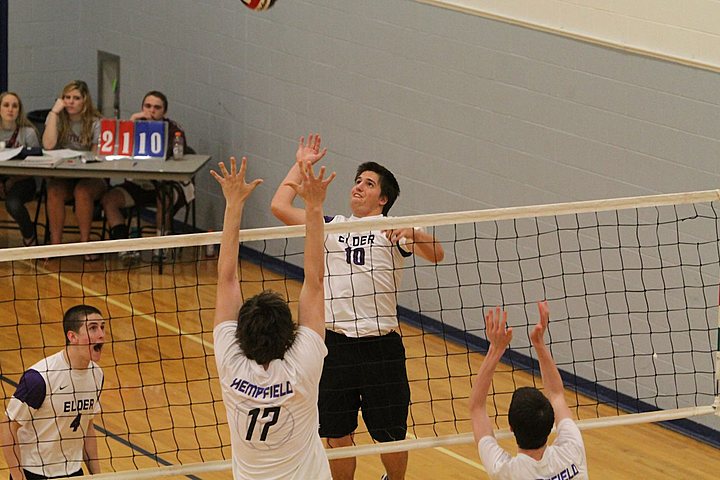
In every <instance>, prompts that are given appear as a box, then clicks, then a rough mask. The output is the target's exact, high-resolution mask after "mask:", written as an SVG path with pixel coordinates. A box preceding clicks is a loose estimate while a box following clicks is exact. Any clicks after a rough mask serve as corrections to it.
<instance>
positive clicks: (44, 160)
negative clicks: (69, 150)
mask: <svg viewBox="0 0 720 480" xmlns="http://www.w3.org/2000/svg"><path fill="white" fill-rule="evenodd" d="M65 160H67V159H66V158H61V157H52V156H50V155H43V156H42V157H36V156H28V157H25V160H23V161H22V162H20V165H21V166H23V167H45V168H55V167H57V166H58V165H60V164H61V163H63V162H64V161H65Z"/></svg>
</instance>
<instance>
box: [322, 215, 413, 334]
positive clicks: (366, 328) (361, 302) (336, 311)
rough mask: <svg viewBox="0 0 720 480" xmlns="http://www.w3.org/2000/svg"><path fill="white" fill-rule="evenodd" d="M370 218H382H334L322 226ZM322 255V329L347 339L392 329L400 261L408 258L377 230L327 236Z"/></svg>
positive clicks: (401, 262) (379, 216)
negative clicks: (323, 307)
mask: <svg viewBox="0 0 720 480" xmlns="http://www.w3.org/2000/svg"><path fill="white" fill-rule="evenodd" d="M329 218H332V219H331V220H330V219H329ZM369 218H383V216H382V215H377V216H372V217H363V218H359V217H355V216H352V217H350V218H348V217H344V216H342V215H336V216H335V217H328V218H326V221H327V222H328V223H341V222H352V221H356V220H367V219H369ZM325 250H326V269H325V323H326V327H327V328H328V329H329V330H333V331H335V332H337V333H341V334H343V335H345V336H347V337H369V336H379V335H385V334H387V333H389V332H391V331H393V330H396V329H397V327H398V320H397V290H398V288H399V287H400V283H401V280H402V271H403V268H402V266H403V259H404V257H408V256H410V255H411V253H409V252H405V251H404V250H401V249H400V247H398V246H397V245H392V244H391V243H390V240H388V238H387V237H386V236H385V234H384V233H382V231H381V230H373V231H369V232H355V233H332V234H328V235H326V236H325Z"/></svg>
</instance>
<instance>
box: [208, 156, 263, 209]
mask: <svg viewBox="0 0 720 480" xmlns="http://www.w3.org/2000/svg"><path fill="white" fill-rule="evenodd" d="M218 165H219V166H220V174H219V173H217V172H216V171H215V170H210V174H211V175H212V176H213V177H215V180H217V182H218V183H219V184H220V187H222V192H223V195H224V196H225V201H226V202H227V203H228V205H234V204H237V203H244V202H245V200H246V199H247V197H249V196H250V194H251V193H252V191H253V190H255V187H257V186H258V185H260V184H261V183H262V182H263V181H262V180H261V179H259V178H258V179H257V180H253V181H252V182H250V183H247V182H245V172H246V171H247V158H246V157H243V158H242V162H241V163H240V170H238V169H237V161H236V160H235V157H230V171H228V170H227V168H225V163H223V162H220V163H219V164H218ZM221 174H222V175H221Z"/></svg>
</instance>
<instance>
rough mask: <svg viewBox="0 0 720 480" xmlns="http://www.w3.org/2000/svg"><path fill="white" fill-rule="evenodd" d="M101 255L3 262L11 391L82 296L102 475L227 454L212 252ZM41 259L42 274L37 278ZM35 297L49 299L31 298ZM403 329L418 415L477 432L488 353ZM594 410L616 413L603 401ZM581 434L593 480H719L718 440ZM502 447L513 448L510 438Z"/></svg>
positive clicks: (451, 469)
mask: <svg viewBox="0 0 720 480" xmlns="http://www.w3.org/2000/svg"><path fill="white" fill-rule="evenodd" d="M2 233H4V232H0V234H2ZM7 235H8V237H7V238H6V240H7V242H6V244H8V245H10V246H14V245H17V244H18V242H19V239H17V238H13V237H12V235H13V232H8V233H7ZM188 252H189V253H188ZM192 254H193V252H192V249H185V251H184V252H183V253H182V258H185V257H192ZM106 261H107V263H103V262H98V263H93V264H83V262H82V260H80V259H79V258H66V259H63V260H62V261H61V260H57V259H56V260H50V261H49V262H47V263H41V264H40V266H39V267H37V266H36V265H37V264H36V263H35V262H14V263H13V264H12V266H11V265H10V264H4V265H0V305H1V306H0V308H3V309H4V311H5V314H4V315H2V316H0V375H1V377H2V378H1V380H2V381H0V385H1V388H2V395H3V397H4V399H8V398H9V397H10V396H11V395H12V393H13V392H14V386H13V383H14V382H17V380H18V379H19V377H20V374H21V372H22V371H23V370H24V369H25V368H27V367H28V366H30V365H32V364H33V363H34V362H36V361H37V360H39V359H40V358H42V357H43V356H46V355H49V354H51V353H54V352H55V351H57V350H59V349H60V348H62V344H63V334H62V326H61V323H60V321H61V318H62V312H63V311H64V310H65V309H67V308H68V307H70V306H72V305H74V304H77V303H81V302H86V303H89V304H92V305H95V306H98V307H99V308H100V309H101V310H102V311H103V312H104V313H105V314H106V315H108V317H109V318H110V321H109V322H108V328H107V331H108V332H109V340H110V341H111V343H109V344H108V345H106V348H105V349H104V350H103V358H102V360H101V365H102V367H103V368H104V371H105V375H106V377H105V378H106V380H105V389H104V392H103V395H102V406H103V414H102V417H101V418H96V422H95V423H96V425H97V426H98V427H99V431H98V436H99V445H100V452H101V457H102V458H103V461H102V466H103V470H104V471H105V472H108V471H113V470H115V471H124V470H136V469H139V468H148V467H155V466H157V465H158V462H160V463H161V464H178V463H192V462H201V461H212V460H221V459H223V458H229V455H230V451H229V448H228V447H227V445H229V435H228V432H227V428H226V417H225V411H224V408H223V405H222V402H221V400H220V399H221V395H220V391H219V385H218V383H217V381H216V378H215V377H216V374H215V365H214V359H213V358H212V353H213V348H212V333H211V329H212V317H213V305H214V301H215V287H214V275H215V264H214V261H212V260H210V261H200V262H188V263H178V264H176V265H175V266H173V267H171V266H170V265H168V266H166V269H165V270H164V273H163V274H162V275H160V274H159V273H158V272H157V269H156V268H153V267H150V266H149V265H148V264H144V265H141V266H140V267H139V268H136V269H133V270H131V271H130V272H129V273H128V271H127V270H123V269H119V270H117V271H114V272H109V273H107V274H106V272H105V268H104V267H105V265H108V266H111V267H115V268H117V267H118V264H117V262H116V260H115V259H114V258H107V259H106ZM242 265H243V270H242V278H243V281H244V282H247V283H244V288H245V290H244V292H245V294H246V295H252V294H254V293H256V292H257V291H259V290H260V289H261V288H272V289H275V290H278V291H280V292H283V293H285V294H286V295H289V297H290V298H291V299H293V300H295V299H297V294H298V291H299V285H298V284H297V283H296V282H292V283H291V284H289V285H288V286H285V285H283V283H282V282H280V281H278V280H276V279H277V277H276V276H274V275H273V274H271V273H267V272H261V271H260V270H259V269H258V267H256V266H254V265H251V264H249V263H248V262H243V263H242ZM36 268H37V273H38V274H40V275H39V276H36V275H35V273H36ZM83 270H84V271H83ZM130 287H132V289H131V288H130ZM38 292H41V297H42V299H41V300H38V299H37V297H38V295H37V294H38ZM551 328H552V327H551ZM402 332H403V336H404V338H405V346H406V349H407V352H408V370H409V376H410V378H411V385H412V389H413V401H414V405H413V409H412V412H411V415H412V419H413V420H414V422H415V423H416V424H419V423H425V422H427V423H431V422H432V418H436V419H445V420H447V421H445V422H443V423H441V424H439V425H436V427H435V428H436V429H437V430H438V434H450V433H453V432H454V430H455V428H457V429H459V431H461V432H467V431H470V424H469V421H467V416H468V413H467V401H466V398H467V395H468V393H469V387H470V373H471V372H470V370H472V371H473V372H475V371H477V368H478V366H479V365H480V363H481V362H482V356H480V355H476V354H471V355H467V354H466V353H465V352H464V351H463V350H462V349H461V348H460V347H458V346H456V345H452V344H447V343H445V342H443V341H441V340H440V339H439V338H438V337H436V336H433V335H422V334H421V332H419V331H418V330H417V329H415V328H413V327H410V326H408V325H403V326H402ZM428 372H430V373H431V375H432V377H433V378H438V377H447V376H448V374H449V373H450V372H451V373H452V375H453V376H457V377H458V379H457V380H453V381H452V385H451V382H449V381H448V380H437V381H427V376H428ZM512 382H513V379H511V374H510V373H509V369H508V368H507V367H504V366H501V367H500V368H499V372H498V373H497V374H496V377H495V388H496V389H497V390H501V391H509V390H511V389H512V386H513V383H512ZM514 382H515V384H516V385H517V384H521V385H524V384H530V383H531V379H530V378H529V377H528V376H527V375H525V374H521V373H517V372H516V373H515V374H514ZM451 388H452V392H453V395H454V396H455V397H459V398H461V400H457V401H438V402H434V403H433V404H432V409H431V408H430V407H431V406H430V403H429V402H427V401H426V400H428V399H429V397H430V396H431V395H432V397H433V398H439V397H441V396H443V394H448V395H449V393H450V389H451ZM191 401H192V405H191ZM568 401H569V402H570V403H571V404H573V403H575V402H576V399H575V396H574V394H573V395H571V394H568ZM508 402H509V395H501V396H499V398H498V399H497V404H498V408H499V410H500V412H501V413H506V412H507V404H508ZM582 403H587V402H582ZM583 408H586V407H583ZM599 412H600V415H614V414H615V413H614V410H612V409H610V408H608V407H603V408H600V410H599ZM491 413H493V412H491ZM580 413H581V417H582V418H588V417H591V416H595V415H596V413H595V409H594V408H589V409H588V411H587V412H580ZM433 416H434V417H433ZM456 419H459V420H457V421H456ZM503 421H504V417H503V418H502V419H501V424H500V427H505V426H506V424H503V423H502V422H503ZM217 425H219V426H217ZM430 430H432V428H431V427H418V429H417V430H415V433H416V434H418V435H419V436H432V435H434V434H433V433H431V432H430ZM363 437H365V436H363V435H359V439H358V441H359V443H364V442H365V439H364V438H363ZM583 437H584V439H585V444H586V448H587V456H588V463H589V468H590V474H591V476H592V477H593V478H612V479H633V480H634V479H636V478H649V479H654V478H693V479H696V480H697V479H714V478H716V477H717V472H718V471H720V452H718V450H717V449H715V448H713V447H711V446H708V445H706V444H703V443H701V442H697V441H695V440H692V439H690V438H687V437H685V436H683V435H680V434H677V433H674V432H671V431H669V430H667V429H665V428H662V427H660V426H657V425H639V426H628V427H610V428H604V429H598V430H590V431H585V432H584V434H583ZM501 443H502V444H503V445H504V446H505V447H506V448H508V449H509V450H511V451H514V445H513V441H512V440H508V441H503V442H501ZM222 445H226V446H225V447H222ZM151 452H157V454H156V455H155V454H153V453H151ZM4 467H5V463H4V458H0V472H2V471H3V469H4ZM382 473H383V470H382V466H381V464H380V461H379V458H378V456H367V457H360V458H359V459H358V471H357V474H356V478H357V479H358V480H377V479H378V478H380V476H381V474H382ZM169 478H187V477H169ZM195 478H202V479H229V478H232V475H231V474H230V472H229V471H226V472H221V473H211V474H197V475H195ZM406 478H407V479H408V480H420V479H439V478H474V479H483V478H487V475H486V473H485V472H484V469H483V468H482V465H481V464H480V460H479V457H478V455H477V451H476V449H475V447H474V446H473V445H470V444H469V445H462V446H453V447H444V448H435V449H426V450H417V451H414V452H411V454H410V463H409V469H408V474H407V477H406Z"/></svg>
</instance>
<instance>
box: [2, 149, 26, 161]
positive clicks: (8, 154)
mask: <svg viewBox="0 0 720 480" xmlns="http://www.w3.org/2000/svg"><path fill="white" fill-rule="evenodd" d="M22 149H23V147H17V148H6V149H5V150H0V162H4V161H5V160H10V159H11V158H13V157H14V156H16V155H17V154H19V153H20V152H22Z"/></svg>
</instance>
